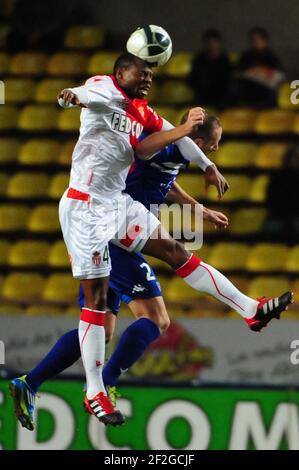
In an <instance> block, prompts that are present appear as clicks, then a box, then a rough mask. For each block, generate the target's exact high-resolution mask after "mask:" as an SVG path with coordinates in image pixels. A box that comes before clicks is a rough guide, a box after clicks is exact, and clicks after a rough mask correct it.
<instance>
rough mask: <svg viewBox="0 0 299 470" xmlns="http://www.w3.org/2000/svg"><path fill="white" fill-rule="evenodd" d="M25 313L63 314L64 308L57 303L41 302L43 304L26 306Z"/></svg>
mask: <svg viewBox="0 0 299 470" xmlns="http://www.w3.org/2000/svg"><path fill="white" fill-rule="evenodd" d="M24 313H25V314H26V315H33V316H35V315H37V316H42V315H47V316H48V315H63V314H64V309H63V308H61V307H58V306H56V305H46V304H41V305H29V306H28V307H27V308H25V311H24Z"/></svg>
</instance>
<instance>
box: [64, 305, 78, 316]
mask: <svg viewBox="0 0 299 470" xmlns="http://www.w3.org/2000/svg"><path fill="white" fill-rule="evenodd" d="M64 315H67V316H69V317H76V318H79V315H80V309H79V305H70V306H69V307H67V308H65V309H64Z"/></svg>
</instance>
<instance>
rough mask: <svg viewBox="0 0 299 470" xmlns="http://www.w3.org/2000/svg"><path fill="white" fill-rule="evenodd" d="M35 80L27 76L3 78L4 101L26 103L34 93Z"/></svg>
mask: <svg viewBox="0 0 299 470" xmlns="http://www.w3.org/2000/svg"><path fill="white" fill-rule="evenodd" d="M35 87H36V85H35V82H34V81H33V80H30V79H29V78H7V79H6V80H5V102H6V103H26V102H28V101H31V100H32V99H33V97H34V93H35Z"/></svg>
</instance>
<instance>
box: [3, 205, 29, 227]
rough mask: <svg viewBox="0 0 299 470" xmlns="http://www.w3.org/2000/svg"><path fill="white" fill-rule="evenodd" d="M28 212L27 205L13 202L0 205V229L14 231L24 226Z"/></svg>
mask: <svg viewBox="0 0 299 470" xmlns="http://www.w3.org/2000/svg"><path fill="white" fill-rule="evenodd" d="M29 214H30V209H29V207H28V206H24V205H15V204H1V205H0V231H2V232H15V231H18V230H22V229H24V228H25V226H26V224H27V220H28V216H29Z"/></svg>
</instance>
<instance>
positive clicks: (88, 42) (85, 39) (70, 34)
mask: <svg viewBox="0 0 299 470" xmlns="http://www.w3.org/2000/svg"><path fill="white" fill-rule="evenodd" d="M104 40H105V33H104V31H103V30H102V29H100V28H99V27H97V26H73V27H72V28H70V29H69V30H68V31H67V33H66V35H65V39H64V45H65V47H66V48H68V49H94V48H96V47H97V48H101V47H103V45H104Z"/></svg>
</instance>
